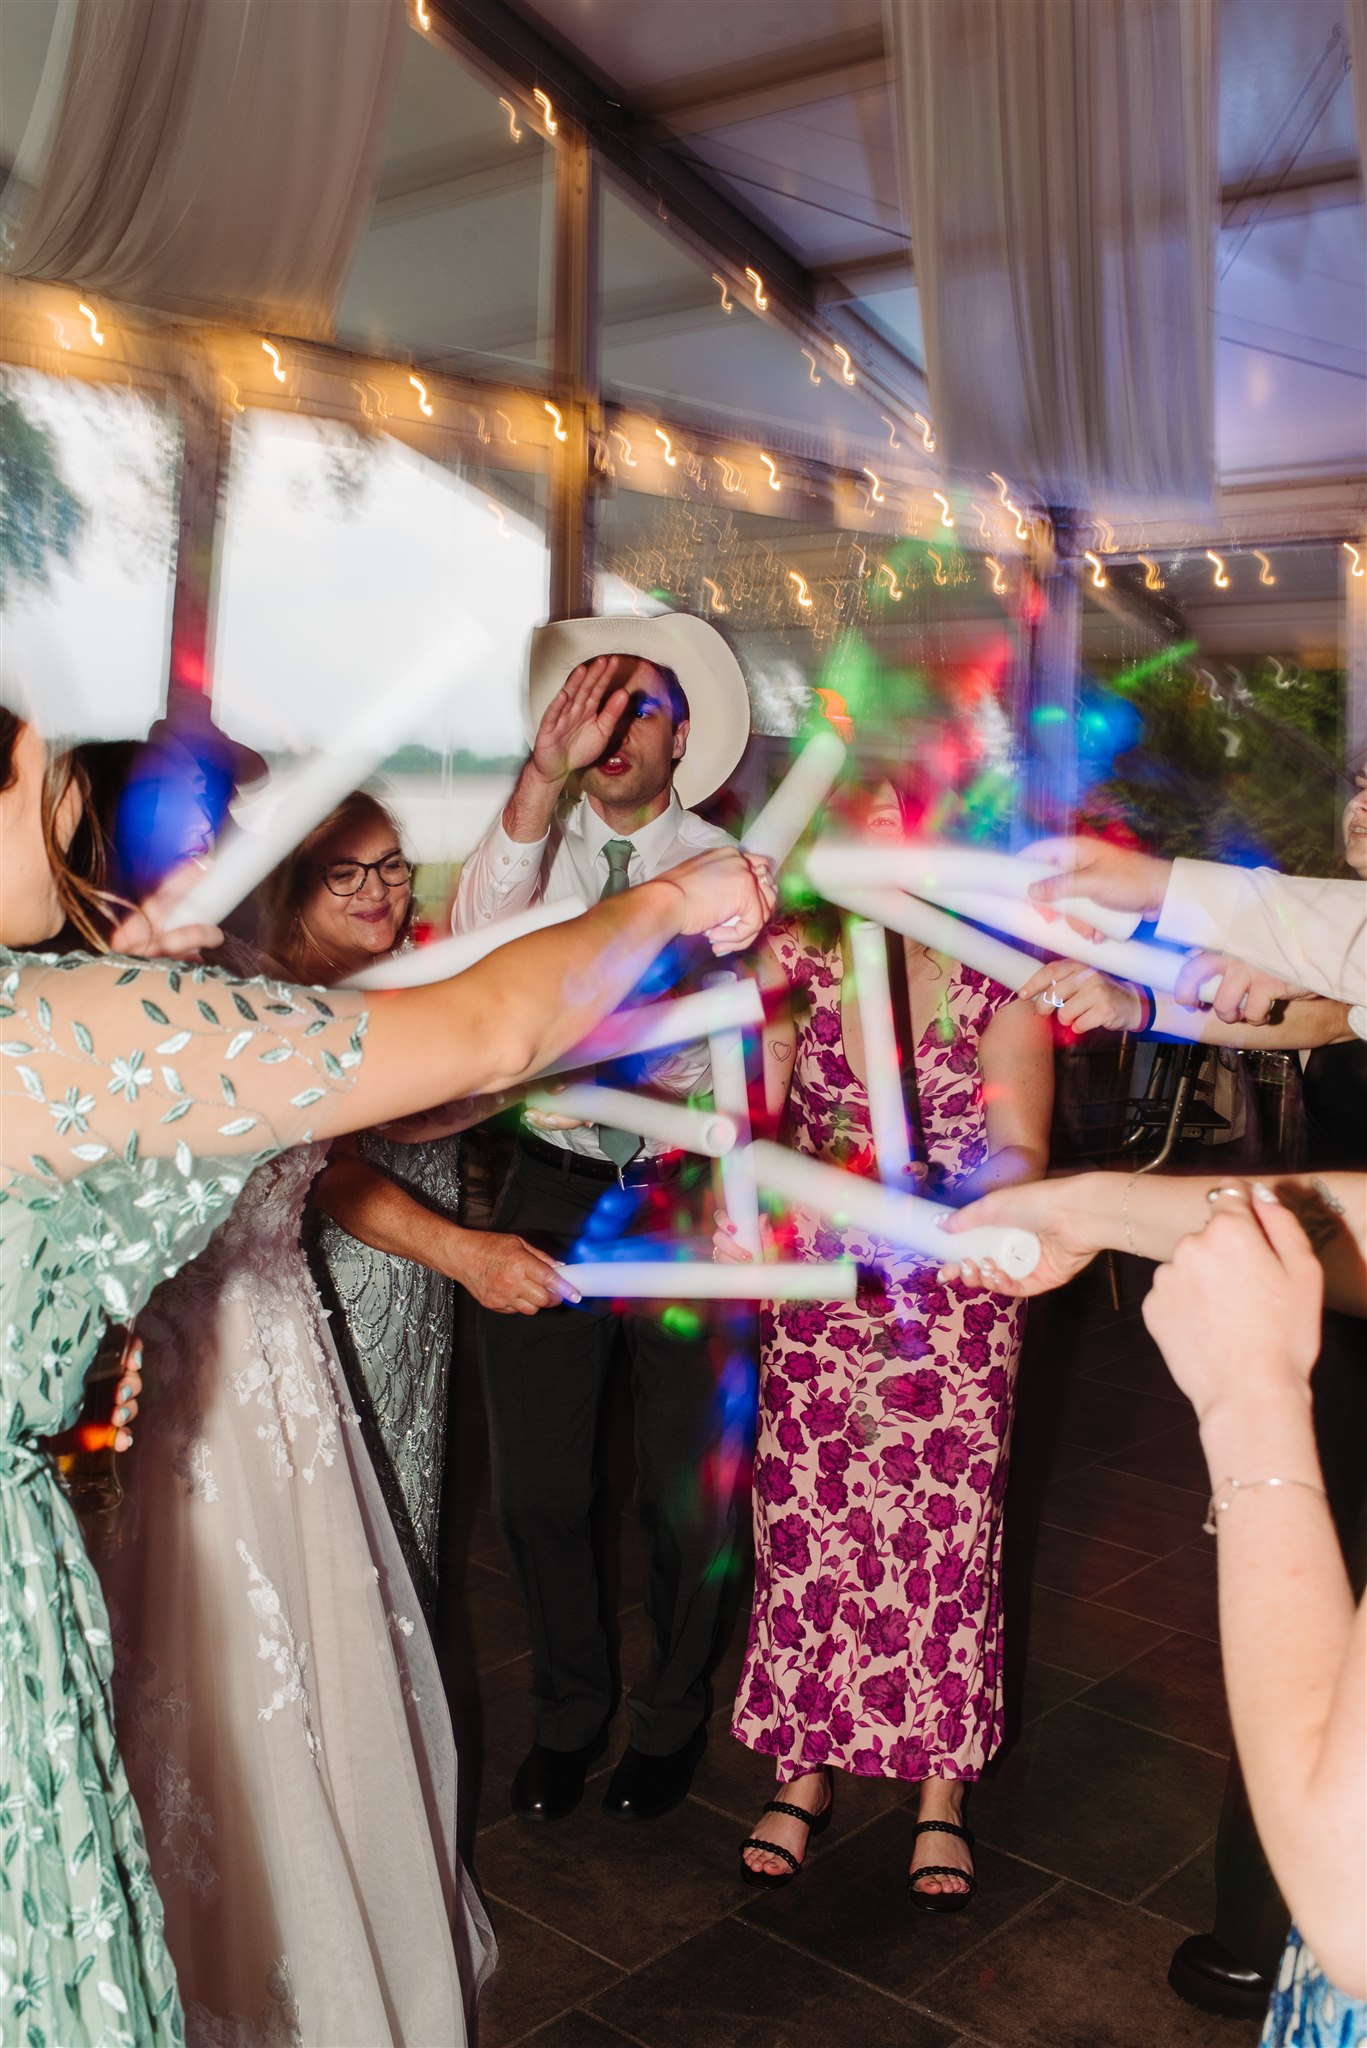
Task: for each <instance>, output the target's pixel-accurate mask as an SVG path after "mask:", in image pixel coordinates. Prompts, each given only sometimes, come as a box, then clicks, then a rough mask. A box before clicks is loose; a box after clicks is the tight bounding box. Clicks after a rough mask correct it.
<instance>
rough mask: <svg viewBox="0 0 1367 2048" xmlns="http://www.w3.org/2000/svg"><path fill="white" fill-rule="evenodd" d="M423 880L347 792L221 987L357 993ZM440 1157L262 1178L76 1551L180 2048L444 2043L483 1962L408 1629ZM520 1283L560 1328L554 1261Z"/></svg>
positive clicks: (436, 1413) (366, 1152)
mask: <svg viewBox="0 0 1367 2048" xmlns="http://www.w3.org/2000/svg"><path fill="white" fill-rule="evenodd" d="M411 874H412V871H411V868H410V866H409V863H408V860H407V858H406V856H405V854H404V851H403V847H402V844H401V841H400V837H399V832H398V828H397V826H396V825H395V822H394V820H393V818H392V817H391V816H390V815H389V813H388V812H387V811H386V810H385V808H384V807H383V805H382V804H380V803H379V802H377V801H376V799H375V798H374V797H371V796H369V795H367V794H365V793H364V792H359V791H358V792H356V793H354V794H353V795H351V796H349V797H347V798H345V799H344V800H343V802H342V803H341V804H339V805H338V806H337V808H336V809H335V810H334V811H333V812H332V813H331V815H330V816H329V817H328V818H326V819H325V820H324V821H323V823H322V824H321V825H319V826H318V827H317V828H316V829H315V830H314V831H313V832H312V833H310V834H309V836H308V837H307V838H306V839H305V840H304V841H303V843H302V844H301V845H300V846H299V847H298V848H296V850H295V852H294V853H293V854H292V855H291V857H290V858H289V859H288V860H287V861H286V862H284V863H283V864H282V865H281V867H280V868H279V869H278V870H277V871H276V873H275V874H274V875H272V876H271V877H270V878H269V880H268V882H267V883H266V884H265V886H264V887H263V890H262V892H261V897H260V901H259V906H258V907H259V918H258V931H259V935H260V945H261V954H260V956H259V957H258V956H256V955H253V956H252V957H250V958H245V957H240V956H239V957H234V942H232V941H229V942H228V945H227V946H226V947H225V948H224V949H223V952H220V953H216V954H215V955H214V956H213V957H214V960H215V964H222V965H226V966H228V967H230V968H231V969H233V970H234V971H239V972H242V973H244V974H250V973H258V972H261V971H263V970H264V971H266V972H268V973H271V974H278V975H279V976H280V977H281V978H282V979H283V980H284V981H286V982H291V983H303V984H306V985H312V986H314V987H318V986H320V985H321V986H324V987H326V986H328V985H331V984H337V983H341V982H344V981H346V980H348V979H349V978H350V977H351V976H352V975H354V974H356V973H357V972H358V971H359V970H360V969H361V968H363V967H366V966H369V965H370V964H372V962H374V961H375V960H377V959H381V958H383V957H384V956H385V955H386V954H388V953H391V952H393V951H394V950H395V949H396V948H397V947H399V946H401V945H403V944H404V942H405V940H406V937H407V934H408V929H409V926H410V924H411V922H412V915H413V898H412V888H411ZM245 950H246V949H243V951H244V952H245ZM225 954H226V955H227V957H226V958H225ZM323 1057H324V1058H325V1059H326V1057H327V1055H326V1054H324V1055H323ZM456 1143H457V1141H456V1140H455V1139H453V1138H449V1137H448V1138H441V1139H437V1140H433V1141H428V1142H426V1143H422V1144H414V1145H399V1144H392V1143H390V1142H388V1141H387V1140H385V1139H384V1138H382V1137H380V1136H379V1135H377V1134H376V1133H374V1132H363V1133H362V1134H360V1135H359V1136H350V1135H347V1136H340V1137H337V1138H335V1139H334V1140H333V1145H332V1148H331V1152H330V1153H329V1152H328V1151H327V1150H326V1149H325V1148H324V1147H323V1146H321V1145H311V1146H304V1147H300V1148H298V1149H296V1150H294V1151H291V1152H287V1153H285V1154H283V1155H282V1156H281V1157H279V1158H278V1159H275V1160H272V1161H270V1162H269V1163H268V1164H267V1165H265V1166H263V1167H261V1168H259V1169H258V1171H257V1172H256V1173H255V1174H254V1175H253V1176H252V1178H251V1180H250V1181H249V1183H248V1185H247V1188H246V1190H245V1192H244V1194H243V1196H242V1198H241V1200H240V1202H239V1204H238V1206H237V1208H236V1210H235V1211H234V1213H233V1215H232V1217H231V1218H230V1219H229V1220H228V1222H227V1223H226V1224H225V1225H224V1226H223V1228H222V1229H221V1230H220V1231H219V1232H218V1233H217V1235H216V1236H215V1238H214V1240H213V1241H212V1243H211V1244H210V1246H209V1248H208V1250H207V1251H206V1252H204V1253H203V1254H202V1255H201V1256H200V1257H199V1258H198V1259H196V1260H195V1261H194V1262H193V1263H192V1264H191V1265H189V1266H187V1267H185V1268H184V1269H183V1271H181V1272H180V1273H178V1274H177V1275H176V1277H175V1278H174V1279H173V1280H171V1281H169V1282H167V1283H166V1284H165V1285H164V1286H162V1287H161V1288H159V1289H158V1290H157V1292H156V1293H155V1294H154V1295H153V1297H152V1299H151V1301H150V1302H149V1303H148V1306H147V1308H146V1309H145V1310H144V1311H143V1313H142V1314H141V1315H140V1316H139V1318H138V1322H137V1331H138V1336H139V1338H140V1340H141V1346H142V1368H141V1369H142V1375H143V1383H144V1388H145V1391H144V1392H143V1393H142V1398H141V1415H140V1420H139V1426H138V1434H139V1439H140V1441H139V1445H138V1456H137V1458H136V1460H135V1461H133V1466H132V1474H131V1477H130V1479H129V1482H128V1496H127V1499H126V1500H125V1502H124V1504H123V1507H122V1508H121V1509H120V1510H119V1511H118V1513H117V1514H116V1515H115V1516H113V1517H111V1518H106V1519H105V1521H104V1524H103V1526H101V1525H100V1523H99V1522H96V1523H94V1524H92V1527H91V1536H90V1540H91V1548H92V1552H93V1554H94V1556H95V1560H96V1564H97V1566H98V1568H99V1571H100V1575H101V1579H102V1582H103V1584H104V1589H105V1594H106V1597H107V1599H108V1602H109V1608H110V1615H111V1622H112V1631H113V1636H114V1642H115V1647H116V1667H115V1681H114V1691H115V1702H116V1708H117V1716H118V1727H119V1731H120V1737H121V1741H122V1743H123V1745H124V1753H125V1759H126V1762H127V1767H128V1775H129V1779H130V1782H131V1784H132V1788H133V1794H134V1797H135V1799H136V1801H137V1803H138V1806H139V1809H140V1810H141V1812H142V1815H143V1819H144V1823H145V1825H146V1829H147V1835H148V1845H149V1849H150V1852H151V1860H152V1870H153V1875H154V1877H155V1880H156V1884H157V1888H158V1890H159V1891H160V1893H161V1897H162V1900H163V1903H164V1905H165V1911H166V1937H167V1945H168V1947H169V1949H170V1952H171V1956H172V1958H173V1960H174V1962H175V1966H176V1972H177V1975H178V1977H179V1980H180V1989H181V1995H182V1997H183V1999H184V2001H185V2011H186V2023H187V2036H188V2039H189V2041H190V2043H191V2044H192V2048H193V2044H196V2043H199V2042H202V2043H204V2044H206V2048H207V2044H212V2048H219V2044H220V2043H223V2042H227V2043H231V2044H233V2048H246V2044H247V2043H249V2042H255V2041H257V2040H267V2041H273V2040H275V2039H277V2038H279V2039H280V2040H282V2041H284V2040H288V2041H292V2042H298V2043H303V2044H305V2048H332V2044H333V2043H334V2042H336V2043H341V2042H356V2043H361V2042H368V2041H370V2040H378V2039H381V2038H383V2039H385V2040H390V2039H392V2040H394V2041H396V2042H399V2041H401V2042H413V2043H417V2042H422V2043H425V2042H427V2041H436V2040H448V2039H451V2040H456V2039H461V2038H463V2035H462V2033H461V2031H460V2011H461V2004H462V1999H464V2000H466V2001H468V2000H469V1998H470V1997H471V1995H472V1993H473V1991H474V1989H475V1988H476V1986H477V1985H478V1983H479V1981H480V1980H481V1978H482V1976H483V1974H484V1971H485V1970H486V1969H487V1967H488V1965H489V1963H490V1961H491V1960H492V1953H493V1938H492V1934H491V1931H490V1929H489V1925H488V1922H487V1920H486V1919H485V1917H484V1914H483V1910H482V1908H481V1907H480V1906H479V1903H478V1901H477V1899H476V1898H475V1896H474V1894H473V1891H472V1890H471V1889H470V1887H469V1884H468V1880H467V1879H466V1878H465V1875H464V1872H463V1871H462V1870H461V1868H460V1865H459V1861H458V1858H457V1854H456V1848H455V1841H454V1829H455V1812H456V1782H455V1780H456V1763H455V1753H454V1746H453V1743H452V1736H451V1725H450V1721H449V1719H448V1717H447V1713H446V1706H445V1700H444V1695H443V1691H442V1685H441V1680H440V1677H439V1674H438V1669H437V1663H436V1658H435V1655H434V1653H433V1648H432V1644H431V1641H430V1638H429V1636H428V1634H427V1629H426V1626H425V1624H424V1620H423V1605H424V1600H425V1598H426V1597H427V1596H428V1595H429V1594H430V1591H431V1587H432V1582H433V1573H434V1571H435V1564H436V1535H437V1511H438V1506H439V1496H440V1485H441V1471H442V1457H443V1451H444V1441H445V1428H446V1394H447V1381H448V1376H449V1367H450V1357H451V1340H452V1320H453V1307H454V1302H453V1294H454V1281H455V1278H456V1277H457V1276H459V1277H461V1278H462V1279H464V1278H466V1277H467V1272H469V1273H470V1274H471V1275H472V1276H473V1273H474V1271H475V1269H476V1268H477V1266H478V1250H479V1244H478V1241H479V1239H480V1237H481V1233H478V1232H473V1231H463V1230H461V1229H460V1228H459V1227H458V1225H457V1224H456V1222H455V1209H456V1200H457V1194H458V1176H457V1162H456ZM311 1203H316V1205H317V1209H318V1210H319V1211H320V1212H321V1214H322V1217H323V1219H324V1221H323V1237H322V1244H321V1248H320V1249H321V1254H322V1256H321V1259H320V1260H319V1261H318V1263H319V1264H320V1265H321V1266H322V1268H323V1277H324V1278H325V1280H327V1281H328V1282H329V1283H330V1287H329V1289H328V1290H327V1291H329V1292H330V1293H331V1295H332V1302H331V1306H330V1307H325V1304H324V1300H323V1298H322V1297H321V1296H320V1292H319V1289H318V1287H317V1286H316V1285H315V1281H314V1278H313V1276H312V1275H311V1273H310V1271H309V1266H308V1264H307V1262H306V1256H305V1250H304V1241H305V1238H306V1236H307V1235H308V1234H309V1228H310V1207H309V1205H310V1204H311ZM314 1220H316V1219H314ZM467 1241H472V1242H473V1243H474V1246H475V1250H474V1251H473V1252H472V1253H471V1254H470V1255H469V1258H468V1260H466V1261H463V1260H462V1255H461V1254H462V1247H463V1245H464V1244H465V1243H466V1242H467ZM526 1263H527V1264H528V1267H529V1273H528V1276H527V1279H526V1286H527V1288H528V1291H529V1293H530V1291H531V1289H532V1288H533V1287H534V1286H535V1287H539V1288H541V1289H543V1290H544V1295H545V1298H547V1299H555V1300H558V1299H559V1298H560V1295H559V1292H558V1288H557V1282H556V1278H555V1269H554V1267H553V1266H552V1265H551V1262H550V1261H549V1260H544V1259H543V1258H542V1256H541V1254H540V1253H536V1252H533V1251H531V1250H530V1248H528V1250H527V1255H526ZM543 1269H544V1272H545V1274H546V1276H547V1277H546V1278H545V1279H544V1280H543V1279H541V1277H540V1276H541V1273H542V1271H543ZM552 1290H554V1291H552ZM377 1584H378V1587H379V1591H380V1596H381V1598H380V1603H379V1605H378V1608H377V1604H376V1602H375V1600H374V1597H373V1595H374V1590H375V1587H376V1585H377ZM367 1596H369V1597H367ZM377 1617H378V1619H377ZM339 1820H340V1830H338V1826H337V1824H338V1821H339ZM338 1831H339V1832H340V1834H341V1836H342V1837H343V1838H344V1839H345V1840H346V1843H347V1853H346V1858H345V1862H344V1863H339V1862H338V1861H337V1860H336V1859H335V1858H334V1857H333V1856H332V1854H331V1844H332V1843H333V1841H334V1839H335V1835H336V1832H338ZM453 1902H454V1903H455V1905H456V1909H457V1910H456V1912H455V1915H454V1920H455V1928H456V1934H457V1941H456V1944H455V1947H454V1950H453V1948H452V1946H451V1944H450V1942H449V1940H448V1941H447V1942H445V1943H443V1942H442V1940H441V1934H442V1930H443V1929H444V1926H445V1924H446V1919H447V1913H448V1908H449V1907H450V1906H451V1905H452V1903H453ZM382 2026H383V2027H385V2028H386V2029H387V2031H384V2032H383V2033H382V2032H380V2031H379V2029H380V2028H381V2027H382Z"/></svg>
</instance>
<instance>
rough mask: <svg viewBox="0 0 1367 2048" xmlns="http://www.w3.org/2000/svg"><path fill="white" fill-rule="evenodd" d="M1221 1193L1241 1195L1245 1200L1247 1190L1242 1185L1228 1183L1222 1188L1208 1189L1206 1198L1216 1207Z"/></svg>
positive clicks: (1241, 1198) (1240, 1197) (1240, 1198)
mask: <svg viewBox="0 0 1367 2048" xmlns="http://www.w3.org/2000/svg"><path fill="white" fill-rule="evenodd" d="M1221 1195H1237V1196H1238V1197H1239V1200H1240V1201H1243V1199H1244V1195H1245V1190H1244V1189H1243V1188H1241V1187H1234V1186H1231V1185H1229V1184H1228V1183H1226V1185H1225V1186H1224V1187H1222V1188H1207V1189H1206V1200H1207V1201H1208V1202H1209V1203H1210V1205H1211V1207H1212V1208H1214V1206H1215V1204H1216V1203H1217V1202H1218V1201H1219V1199H1220V1197H1221Z"/></svg>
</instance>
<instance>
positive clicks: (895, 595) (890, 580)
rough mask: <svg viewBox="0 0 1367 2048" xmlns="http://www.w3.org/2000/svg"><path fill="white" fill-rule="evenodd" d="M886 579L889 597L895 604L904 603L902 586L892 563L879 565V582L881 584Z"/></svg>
mask: <svg viewBox="0 0 1367 2048" xmlns="http://www.w3.org/2000/svg"><path fill="white" fill-rule="evenodd" d="M884 577H886V578H887V584H888V595H889V596H890V597H891V598H892V599H893V600H894V602H895V603H897V604H900V603H901V602H902V595H903V593H902V590H901V587H900V585H899V584H898V581H897V575H896V572H895V570H894V569H893V566H892V564H891V562H880V563H879V565H878V581H879V582H880V583H881V582H882V581H883V579H884Z"/></svg>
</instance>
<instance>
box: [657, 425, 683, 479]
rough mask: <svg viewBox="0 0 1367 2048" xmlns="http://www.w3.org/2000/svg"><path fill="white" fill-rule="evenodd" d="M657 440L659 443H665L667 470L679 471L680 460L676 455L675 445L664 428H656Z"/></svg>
mask: <svg viewBox="0 0 1367 2048" xmlns="http://www.w3.org/2000/svg"><path fill="white" fill-rule="evenodd" d="M655 438H656V440H657V441H662V442H663V443H664V451H665V468H666V469H677V468H678V466H679V458H678V456H677V455H676V454H675V453H674V444H673V442H672V441H671V440H670V438H669V436H668V434H667V433H666V432H665V430H664V428H663V427H656V429H655Z"/></svg>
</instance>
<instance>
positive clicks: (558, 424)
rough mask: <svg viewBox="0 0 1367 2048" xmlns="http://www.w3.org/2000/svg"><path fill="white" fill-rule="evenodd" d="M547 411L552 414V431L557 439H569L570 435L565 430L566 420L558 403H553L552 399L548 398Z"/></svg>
mask: <svg viewBox="0 0 1367 2048" xmlns="http://www.w3.org/2000/svg"><path fill="white" fill-rule="evenodd" d="M546 411H547V412H548V413H549V414H550V416H551V432H552V433H553V434H554V435H555V438H556V440H557V441H568V440H569V438H570V437H569V435H568V434H567V433H566V432H565V422H564V418H563V416H562V414H561V411H560V407H559V406H558V405H552V404H551V401H550V400H549V398H548V399H547V400H546Z"/></svg>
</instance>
